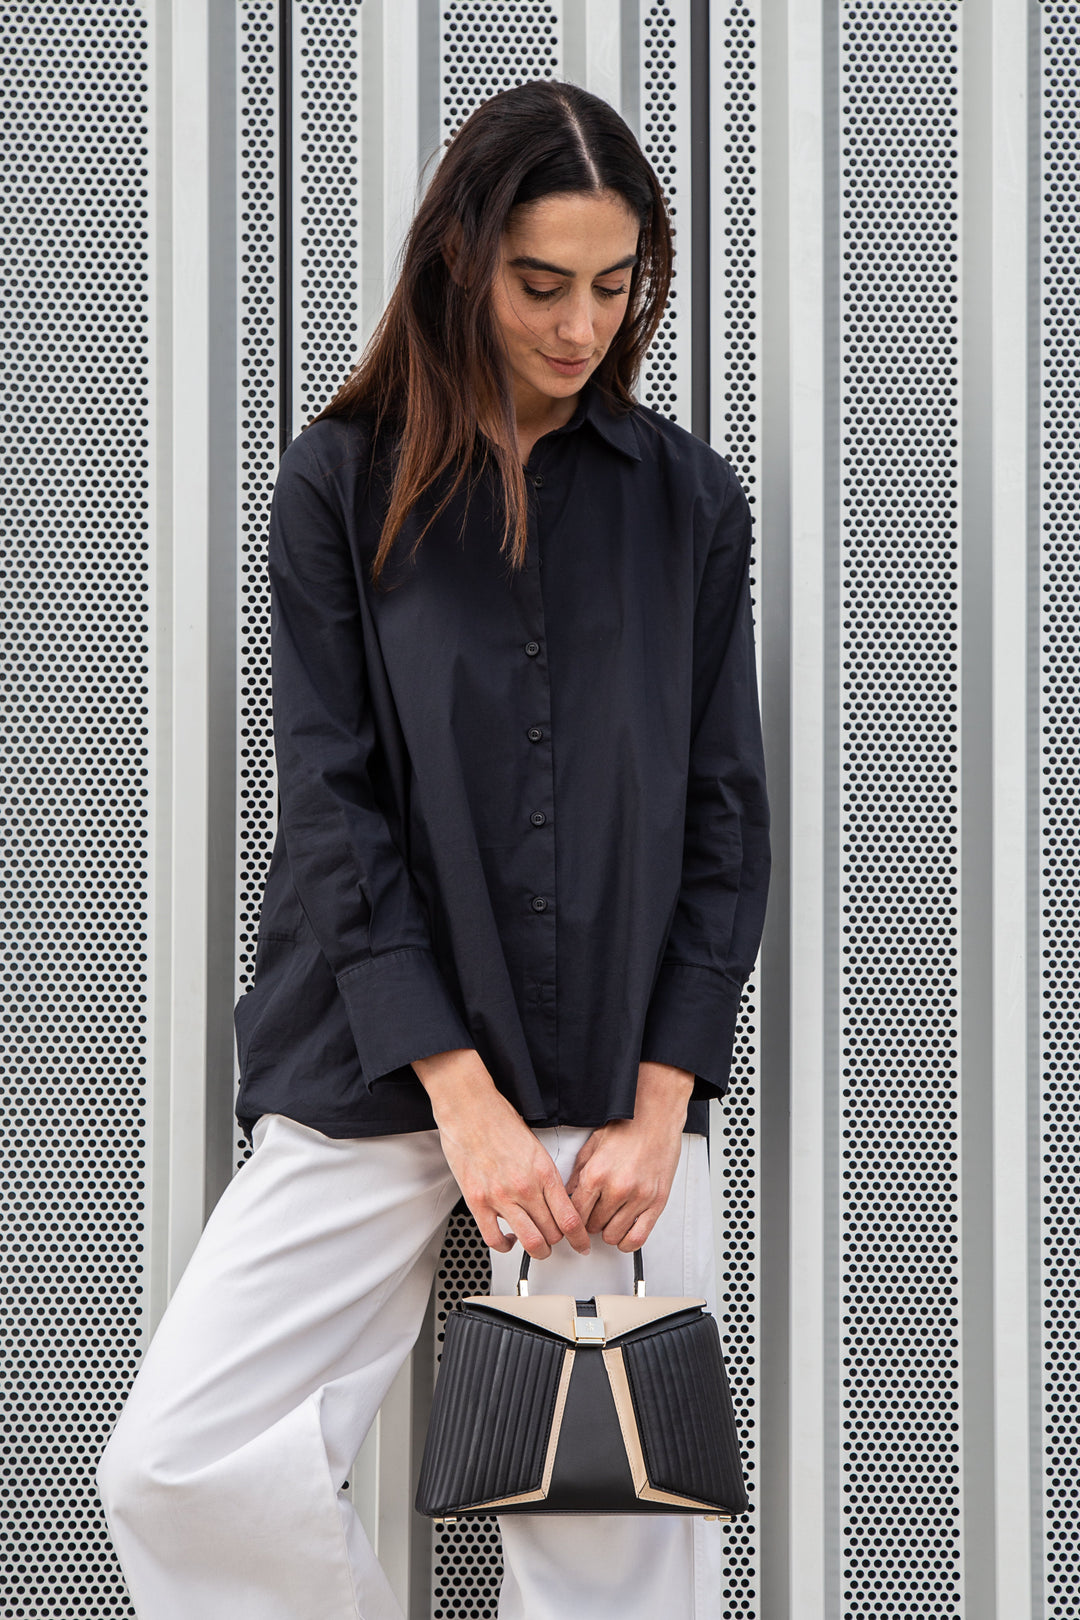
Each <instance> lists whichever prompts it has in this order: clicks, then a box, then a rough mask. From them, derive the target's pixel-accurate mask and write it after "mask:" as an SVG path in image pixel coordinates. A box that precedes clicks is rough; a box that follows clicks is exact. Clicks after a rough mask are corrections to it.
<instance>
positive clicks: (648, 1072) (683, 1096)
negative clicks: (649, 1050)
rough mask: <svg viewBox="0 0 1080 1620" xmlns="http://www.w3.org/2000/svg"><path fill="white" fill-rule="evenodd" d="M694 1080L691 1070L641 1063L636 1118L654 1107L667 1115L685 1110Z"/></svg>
mask: <svg viewBox="0 0 1080 1620" xmlns="http://www.w3.org/2000/svg"><path fill="white" fill-rule="evenodd" d="M694 1078H695V1077H694V1075H693V1074H692V1073H691V1071H690V1070H689V1069H678V1068H676V1067H675V1066H674V1065H673V1064H670V1063H639V1064H638V1082H637V1096H636V1100H635V1103H634V1114H635V1117H637V1116H638V1115H640V1114H641V1113H645V1112H648V1110H649V1109H650V1108H654V1107H655V1108H658V1109H661V1110H662V1111H664V1112H665V1113H666V1112H668V1111H670V1110H671V1109H672V1108H675V1107H682V1108H685V1107H686V1105H687V1103H688V1102H689V1101H690V1097H691V1093H692V1092H693V1089H694Z"/></svg>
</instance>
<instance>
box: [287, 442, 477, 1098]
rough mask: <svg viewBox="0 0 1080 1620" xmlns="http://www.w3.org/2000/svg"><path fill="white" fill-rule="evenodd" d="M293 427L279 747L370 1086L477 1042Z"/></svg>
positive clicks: (334, 522) (331, 492) (340, 552)
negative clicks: (385, 795)
mask: <svg viewBox="0 0 1080 1620" xmlns="http://www.w3.org/2000/svg"><path fill="white" fill-rule="evenodd" d="M307 440H308V435H307V434H306V433H304V434H301V435H300V436H299V437H298V438H297V439H295V440H294V441H293V443H292V444H291V445H290V446H289V447H288V449H287V450H286V451H285V453H284V455H283V456H282V458H281V463H280V467H279V470H278V477H277V482H276V485H275V489H274V496H273V502H272V506H271V516H270V534H269V550H268V565H269V578H270V599H271V656H272V671H273V717H274V747H275V754H276V758H277V772H278V787H279V792H280V816H281V829H282V834H283V837H284V842H285V846H286V849H287V851H288V858H289V868H290V873H291V877H292V882H293V885H294V888H295V890H296V894H297V897H298V899H299V902H300V905H301V907H302V909H303V911H304V914H305V916H306V917H307V920H308V922H309V924H310V926H311V929H312V932H313V933H314V935H315V938H316V939H317V941H318V944H319V947H320V949H321V950H322V952H323V955H324V956H325V957H326V960H327V962H328V963H329V964H330V967H331V970H332V971H333V974H334V976H335V979H336V981H337V985H338V988H339V990H340V992H341V996H342V998H343V1000H344V1003H345V1006H346V1010H347V1014H348V1019H349V1025H350V1028H351V1030H352V1034H353V1038H354V1040H355V1042H356V1050H357V1055H358V1057H359V1060H360V1069H361V1075H362V1079H363V1081H364V1083H365V1084H366V1085H367V1086H368V1087H370V1085H371V1083H372V1082H373V1081H374V1080H376V1079H378V1078H379V1076H380V1075H384V1074H387V1073H388V1072H389V1071H391V1070H392V1069H395V1068H399V1067H402V1066H404V1065H405V1064H408V1063H410V1062H411V1061H412V1059H413V1058H419V1057H427V1056H430V1055H431V1054H432V1053H435V1052H441V1051H447V1050H449V1049H451V1048H455V1047H462V1046H472V1045H473V1039H472V1036H471V1035H470V1033H469V1031H468V1029H467V1027H466V1025H465V1024H464V1022H463V1020H462V1017H461V1015H460V1013H459V1011H458V1009H457V1007H456V1006H455V1003H454V1001H453V999H452V997H451V995H450V993H449V990H448V988H447V985H446V982H445V980H444V978H443V976H442V974H441V972H440V969H439V966H438V963H437V962H436V959H435V956H434V954H433V951H432V945H431V938H430V934H429V929H428V924H427V920H426V916H425V912H424V908H423V905H422V903H421V901H420V898H419V895H418V893H417V891H416V888H415V886H414V884H413V881H412V878H411V876H410V873H409V871H408V869H407V866H406V864H405V861H404V859H403V857H402V855H401V853H400V851H399V850H398V848H397V847H396V845H395V843H394V841H393V838H392V836H391V832H390V828H389V826H388V823H387V820H386V818H385V816H384V815H383V813H382V811H381V810H380V808H379V805H378V803H377V801H376V798H375V795H374V793H373V791H372V786H371V781H370V776H369V768H368V763H369V759H370V756H371V753H372V750H373V748H374V747H375V744H376V736H375V728H374V725H373V722H372V717H371V712H370V705H369V703H368V701H367V692H366V667H365V657H364V644H363V630H362V621H361V614H360V603H359V597H358V587H357V582H356V576H355V573H354V569H353V562H352V557H351V554H350V550H349V544H348V539H347V535H346V532H345V528H344V520H343V516H342V514H341V512H340V510H339V504H338V502H337V501H336V500H335V486H334V482H333V480H332V478H331V477H330V476H329V475H328V474H327V473H326V472H325V471H324V470H323V468H322V466H321V464H320V462H319V459H318V455H317V453H316V450H315V447H314V446H313V445H312V444H311V443H310V442H305V441H307Z"/></svg>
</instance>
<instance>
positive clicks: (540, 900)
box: [532, 894, 547, 911]
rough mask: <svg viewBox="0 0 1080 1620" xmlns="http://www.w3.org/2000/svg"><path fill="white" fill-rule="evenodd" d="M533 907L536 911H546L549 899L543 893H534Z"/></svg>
mask: <svg viewBox="0 0 1080 1620" xmlns="http://www.w3.org/2000/svg"><path fill="white" fill-rule="evenodd" d="M532 908H533V910H534V911H546V910H547V901H546V900H545V899H544V897H543V895H542V894H535V895H533V901H532Z"/></svg>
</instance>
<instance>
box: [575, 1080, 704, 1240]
mask: <svg viewBox="0 0 1080 1620" xmlns="http://www.w3.org/2000/svg"><path fill="white" fill-rule="evenodd" d="M693 1089H694V1076H693V1075H692V1074H691V1073H690V1072H689V1070H687V1069H675V1068H672V1067H670V1066H669V1065H668V1064H666V1063H642V1064H640V1065H639V1066H638V1083H637V1096H636V1098H635V1101H634V1117H633V1119H616V1120H612V1121H611V1122H610V1124H607V1125H602V1126H601V1127H600V1129H599V1130H596V1131H593V1133H592V1135H591V1136H590V1137H589V1139H588V1141H587V1142H586V1143H585V1146H584V1147H583V1148H582V1150H581V1152H580V1153H579V1154H578V1156H577V1162H576V1163H575V1165H574V1168H573V1171H572V1172H571V1175H570V1179H569V1181H568V1182H567V1183H566V1190H567V1192H568V1193H569V1195H570V1197H571V1199H572V1200H573V1202H574V1205H575V1207H576V1208H577V1211H578V1213H579V1215H580V1216H581V1219H582V1221H583V1222H584V1224H585V1229H586V1231H588V1232H602V1233H603V1236H604V1242H605V1243H612V1244H617V1245H618V1247H619V1248H620V1249H621V1250H622V1251H623V1253H624V1254H630V1253H632V1251H633V1250H634V1249H640V1248H641V1245H642V1244H643V1243H644V1242H645V1239H646V1238H647V1237H648V1235H649V1233H650V1232H651V1231H652V1229H653V1227H654V1226H655V1225H656V1222H657V1220H658V1219H659V1217H660V1212H661V1210H662V1209H663V1208H664V1205H665V1204H666V1203H667V1201H668V1194H669V1193H670V1192H671V1183H672V1182H673V1181H674V1179H675V1171H676V1169H677V1168H678V1164H679V1154H680V1153H681V1151H682V1134H683V1126H684V1125H685V1124H686V1105H687V1103H688V1102H689V1101H690V1094H691V1092H692V1091H693Z"/></svg>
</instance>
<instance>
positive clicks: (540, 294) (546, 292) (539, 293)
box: [521, 281, 626, 302]
mask: <svg viewBox="0 0 1080 1620" xmlns="http://www.w3.org/2000/svg"><path fill="white" fill-rule="evenodd" d="M521 285H522V287H523V288H524V290H525V292H526V293H527V294H528V295H529V297H530V298H535V299H537V300H539V301H540V302H543V301H544V300H545V299H548V298H554V297H555V295H556V293H559V292H561V291H562V288H561V287H530V286H529V283H528V282H527V281H523V282H522V283H521ZM596 291H597V292H598V293H599V294H600V297H601V298H621V297H622V296H623V294H624V293H625V292H626V285H625V283H624V284H623V286H621V287H597V288H596Z"/></svg>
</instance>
